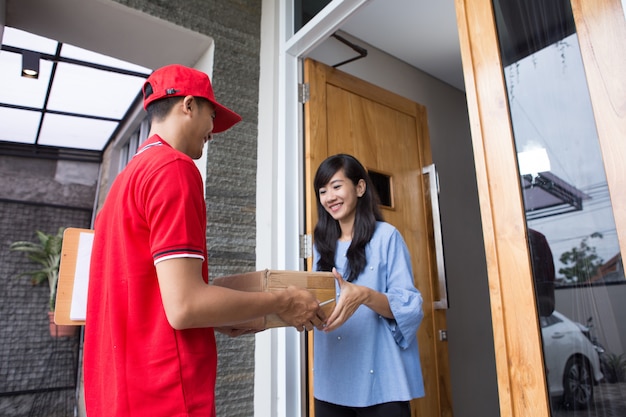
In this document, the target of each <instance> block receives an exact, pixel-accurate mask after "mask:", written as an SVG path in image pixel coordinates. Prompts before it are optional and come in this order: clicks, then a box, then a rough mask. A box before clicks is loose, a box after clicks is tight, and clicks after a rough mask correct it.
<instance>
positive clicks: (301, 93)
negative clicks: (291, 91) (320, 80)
mask: <svg viewBox="0 0 626 417" xmlns="http://www.w3.org/2000/svg"><path fill="white" fill-rule="evenodd" d="M309 94H310V93H309V83H303V84H298V101H299V102H300V103H306V102H307V101H309Z"/></svg>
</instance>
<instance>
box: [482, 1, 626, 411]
mask: <svg viewBox="0 0 626 417" xmlns="http://www.w3.org/2000/svg"><path fill="white" fill-rule="evenodd" d="M494 10H495V11H496V17H497V26H498V36H499V40H500V49H501V55H502V60H503V64H504V68H503V74H504V77H505V80H506V86H507V91H508V100H509V109H510V117H511V123H512V126H513V134H514V138H515V147H516V150H517V152H518V167H519V172H520V187H521V189H522V194H523V199H524V208H525V211H526V221H527V226H528V238H529V249H530V253H531V257H532V261H533V262H532V266H533V276H534V281H535V294H536V298H537V308H538V312H539V316H540V324H541V329H542V330H541V331H542V340H543V351H544V366H545V368H546V378H547V382H548V390H549V393H550V397H551V408H552V410H551V411H552V415H553V416H574V415H585V416H624V415H626V373H625V372H626V353H625V352H626V320H624V318H625V317H626V303H625V302H624V300H626V280H625V279H624V268H623V262H622V257H621V253H620V248H619V244H618V241H617V233H616V230H615V223H614V220H613V209H612V206H611V199H610V195H609V191H608V187H607V181H606V177H605V172H604V164H603V160H602V156H601V153H600V147H599V143H598V137H597V132H596V126H595V120H594V117H593V112H592V108H591V102H590V98H589V93H588V90H587V83H586V78H585V73H584V69H583V65H582V59H581V55H580V50H579V45H578V36H577V34H576V28H575V25H574V20H573V17H572V10H571V7H570V4H569V1H564V0H558V1H557V0H555V1H550V2H546V1H542V0H529V1H526V2H512V1H510V0H494ZM579 410H585V411H584V414H581V411H579ZM577 413H578V414H577Z"/></svg>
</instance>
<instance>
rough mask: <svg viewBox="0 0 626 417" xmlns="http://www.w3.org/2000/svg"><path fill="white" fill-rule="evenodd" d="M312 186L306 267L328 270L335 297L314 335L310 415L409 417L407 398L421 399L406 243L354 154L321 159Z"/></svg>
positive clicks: (418, 311) (415, 294) (417, 303)
mask: <svg viewBox="0 0 626 417" xmlns="http://www.w3.org/2000/svg"><path fill="white" fill-rule="evenodd" d="M314 187H315V190H316V195H317V211H318V216H319V220H318V222H317V225H316V227H315V232H314V241H315V247H314V248H315V250H314V268H315V269H316V270H318V271H333V273H334V274H335V278H336V280H337V293H338V299H337V305H336V307H335V309H334V310H333V312H332V314H331V315H330V317H329V318H328V320H327V322H326V324H325V329H324V330H323V331H317V330H316V331H315V337H314V341H315V343H314V350H315V352H314V395H315V415H316V417H340V416H341V417H344V416H345V417H348V416H354V417H356V416H359V417H373V416H385V417H410V415H411V410H410V403H409V401H410V400H411V399H412V398H417V397H422V396H423V395H424V384H423V380H422V371H421V366H420V359H419V351H418V346H417V339H416V332H417V329H418V327H419V324H420V322H421V320H422V317H423V312H422V297H421V294H420V292H419V291H418V290H417V289H416V288H415V286H414V284H413V272H412V268H411V259H410V255H409V252H408V249H407V247H406V244H405V243H404V240H403V238H402V236H401V235H400V233H399V232H398V230H397V229H396V228H395V227H393V226H392V225H390V224H389V223H385V222H384V221H383V218H382V215H381V213H380V209H379V208H378V198H377V196H376V194H375V191H374V187H373V186H372V184H371V181H370V179H369V176H368V175H367V172H366V171H365V169H364V168H363V166H362V165H361V163H360V162H359V161H357V160H356V159H355V158H354V157H352V156H350V155H345V154H339V155H334V156H331V157H329V158H327V159H326V160H325V161H324V162H322V164H321V165H320V167H319V168H318V170H317V173H316V175H315V179H314ZM343 277H346V279H344V278H343Z"/></svg>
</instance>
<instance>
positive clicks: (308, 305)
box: [276, 286, 326, 332]
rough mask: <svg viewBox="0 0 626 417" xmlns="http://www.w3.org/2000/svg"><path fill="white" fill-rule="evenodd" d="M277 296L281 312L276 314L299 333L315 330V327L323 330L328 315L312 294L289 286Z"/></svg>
mask: <svg viewBox="0 0 626 417" xmlns="http://www.w3.org/2000/svg"><path fill="white" fill-rule="evenodd" d="M276 294H277V295H278V297H279V302H278V305H279V310H278V311H277V312H276V314H277V315H278V317H280V318H281V319H282V320H283V321H284V322H286V323H287V324H289V325H290V326H293V327H295V328H296V329H297V330H298V331H299V332H301V331H303V330H305V329H306V330H313V327H316V328H318V329H319V330H322V328H323V327H322V326H323V324H324V321H325V320H326V314H325V313H324V311H322V309H321V308H320V303H319V301H318V300H317V299H316V298H315V296H314V295H313V294H312V293H311V292H309V291H307V290H305V289H303V288H297V287H294V286H289V287H287V289H286V290H284V291H281V292H278V293H276Z"/></svg>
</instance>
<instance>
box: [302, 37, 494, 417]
mask: <svg viewBox="0 0 626 417" xmlns="http://www.w3.org/2000/svg"><path fill="white" fill-rule="evenodd" d="M342 36H344V37H346V38H348V39H350V40H352V41H354V42H355V43H357V44H358V45H360V46H363V47H365V48H366V49H367V50H368V55H367V57H366V58H363V59H360V60H358V61H354V62H352V63H349V64H346V65H344V66H342V67H340V68H339V69H340V70H342V71H344V72H347V73H350V74H352V75H354V76H356V77H359V78H361V79H363V80H366V81H368V82H371V83H373V84H376V85H378V86H381V87H383V88H385V89H387V90H390V91H392V92H394V93H397V94H399V95H402V96H404V97H407V98H409V99H411V100H413V101H416V102H418V103H420V104H422V105H424V106H426V108H427V111H428V125H429V131H430V139H431V146H432V152H433V160H434V162H435V164H436V166H437V169H438V172H439V178H440V185H441V193H440V208H441V219H442V232H443V242H444V254H445V263H446V271H447V277H448V290H449V292H448V297H449V302H450V309H449V311H448V329H447V330H448V337H449V342H447V343H449V354H450V369H451V383H452V400H453V407H454V415H455V416H456V417H463V416H467V417H475V416H496V415H499V405H498V393H497V383H496V373H495V372H496V371H495V357H494V347H493V334H492V328H491V311H490V307H489V293H488V284H487V271H486V264H485V254H484V245H483V239H482V229H481V225H480V212H479V206H478V191H477V187H476V180H475V178H476V174H475V170H474V157H473V151H472V144H471V136H470V130H469V121H468V114H467V106H466V100H465V94H464V92H463V91H460V90H458V89H456V88H453V87H451V86H450V85H448V84H445V83H443V82H441V81H439V80H437V79H435V78H433V77H431V76H429V75H428V74H426V73H424V72H422V71H419V70H417V69H415V68H414V67H411V66H409V65H408V64H405V63H404V62H401V61H399V60H397V59H395V58H393V57H392V56H390V55H388V54H386V53H384V52H382V51H380V50H377V49H375V48H373V47H371V46H369V45H367V44H364V43H363V42H361V41H359V40H357V39H354V38H352V37H350V36H347V35H346V34H343V33H342ZM352 56H354V53H352V52H351V51H350V50H347V48H346V46H345V45H343V44H342V43H340V42H338V41H337V40H335V39H333V38H330V39H328V40H327V41H325V42H324V43H323V44H322V45H320V46H319V47H318V48H317V49H316V50H315V51H313V53H312V54H310V57H311V58H313V59H316V60H318V61H321V62H323V63H325V64H327V65H334V64H336V63H338V62H342V61H344V60H345V59H348V58H350V57H352ZM444 343H445V342H444ZM478 375H480V383H475V382H477V376H478ZM426 395H428V393H426Z"/></svg>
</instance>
